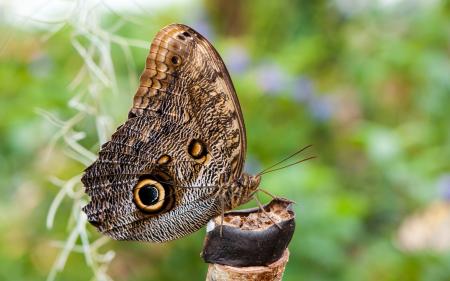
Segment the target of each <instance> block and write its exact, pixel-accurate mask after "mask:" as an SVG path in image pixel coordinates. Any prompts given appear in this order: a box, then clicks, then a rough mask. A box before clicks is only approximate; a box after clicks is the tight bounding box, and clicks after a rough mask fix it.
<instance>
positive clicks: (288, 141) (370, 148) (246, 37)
mask: <svg viewBox="0 0 450 281" xmlns="http://www.w3.org/2000/svg"><path fill="white" fill-rule="evenodd" d="M347 2H349V1H331V2H330V1H314V2H312V1H260V0H255V1H240V2H237V1H236V3H234V4H233V6H230V7H228V6H227V5H232V4H231V2H230V3H229V2H228V1H220V0H214V1H213V0H211V1H205V3H204V4H201V5H200V4H192V5H193V6H194V7H188V6H187V5H186V4H184V5H182V6H181V7H178V8H177V7H168V8H167V9H166V10H155V11H153V13H151V15H144V14H145V12H147V10H145V11H144V12H143V13H140V14H138V15H136V14H133V13H125V12H124V13H120V15H117V14H114V13H110V14H107V15H105V16H104V17H103V18H102V23H101V24H102V26H103V27H104V28H105V29H107V30H109V31H110V32H111V34H115V35H117V36H123V38H129V39H130V41H129V42H128V43H129V44H131V45H132V46H133V44H134V43H135V42H134V41H132V40H131V39H133V38H135V39H139V40H142V41H139V42H147V43H148V45H149V41H150V40H151V38H152V36H153V34H154V33H155V32H156V31H157V30H158V29H159V28H161V27H162V26H164V25H166V24H168V23H171V22H184V23H187V24H189V25H192V26H193V27H194V28H199V29H200V31H201V32H202V31H205V32H208V34H206V35H207V36H208V37H209V38H210V39H211V40H212V41H213V44H214V45H215V46H217V48H218V50H219V53H221V54H223V57H224V60H225V62H226V64H227V65H228V67H229V69H230V72H231V75H232V78H233V81H234V83H235V87H236V89H237V92H238V95H239V98H240V101H241V107H242V109H243V113H244V118H245V122H246V127H247V134H248V147H249V149H248V154H249V155H248V159H249V161H248V162H249V167H248V168H249V169H251V170H259V169H260V168H261V167H267V166H269V165H270V164H272V163H274V162H276V161H277V160H279V159H281V158H283V157H284V156H285V155H288V154H290V153H292V152H294V151H295V150H297V149H299V148H301V147H303V146H305V145H308V144H313V145H314V146H313V150H312V151H313V152H312V154H314V155H317V156H318V158H317V159H316V160H313V161H308V162H306V163H303V164H301V165H298V166H294V167H291V168H289V169H286V170H282V171H279V172H275V173H270V174H267V175H265V176H264V178H263V182H262V186H263V188H265V189H267V190H268V191H270V192H271V193H274V194H277V195H279V196H283V197H287V198H290V199H293V200H295V201H296V202H297V205H296V212H297V226H298V227H297V230H296V233H295V237H294V239H293V240H292V242H291V245H290V251H291V257H290V262H289V264H288V267H287V270H286V273H285V279H284V280H349V281H351V280H386V281H390V280H427V281H428V280H430V281H433V280H450V267H449V266H448V264H450V254H449V252H448V250H447V252H445V251H444V252H441V253H436V252H431V251H419V252H414V253H410V252H406V251H402V250H401V249H399V248H398V247H397V246H396V245H397V244H396V243H395V237H396V233H397V230H398V228H399V225H400V224H401V222H402V221H403V220H404V218H405V217H406V216H408V215H409V214H411V213H412V212H414V211H417V210H420V209H422V208H426V206H427V205H428V204H430V202H432V201H438V200H444V198H440V197H439V191H438V189H437V186H438V182H439V180H440V179H441V178H442V177H443V176H445V175H446V174H448V173H450V161H449V160H448V159H450V133H449V132H450V130H449V128H450V115H449V114H448V110H449V108H450V82H449V81H450V80H449V79H448V77H449V73H450V63H449V58H448V44H449V38H448V34H449V26H450V25H449V15H448V5H447V4H446V3H445V1H431V2H433V3H431V2H430V3H425V2H427V1H422V2H424V3H421V1H414V2H413V3H409V2H408V1H393V2H395V3H391V4H384V5H382V4H376V3H377V2H380V3H381V2H389V1H375V3H373V4H367V5H366V6H364V5H362V6H361V5H356V4H355V7H351V6H349V5H348V4H347V5H344V4H345V3H347ZM350 2H353V1H350ZM362 2H370V1H362ZM446 5H447V7H446ZM186 10H189V11H196V12H192V13H190V14H189V15H185V14H186V13H184V11H186ZM199 11H201V12H199ZM123 18H126V19H127V20H125V21H122V20H123ZM131 19H132V20H131ZM136 22H137V23H138V24H136ZM117 23H123V24H122V25H117ZM113 27H117V28H113ZM75 29H76V28H75V26H74V25H72V26H71V25H67V26H65V27H63V28H62V29H61V30H59V31H58V32H56V33H55V34H54V35H53V36H51V37H50V38H49V39H48V40H41V39H42V38H43V37H45V36H46V33H45V32H43V31H39V30H34V29H31V30H30V29H24V28H21V27H20V26H17V25H13V26H11V25H8V24H7V23H6V22H3V24H2V26H1V27H0V32H1V34H2V35H1V36H2V40H1V49H0V50H1V51H0V60H1V64H0V97H1V99H2V100H1V103H0V120H1V122H0V138H1V141H0V187H1V192H2V196H1V197H0V279H1V280H37V279H43V278H45V277H46V276H47V275H48V273H49V272H50V270H51V267H52V264H53V262H54V261H55V259H56V258H57V255H58V252H59V251H60V248H57V247H55V246H54V245H53V244H54V243H53V244H52V241H55V240H61V241H62V240H65V239H66V237H67V236H68V235H69V232H70V231H69V230H70V227H69V228H67V225H66V223H67V222H69V226H70V225H73V220H74V218H73V216H71V215H70V214H71V211H72V209H71V208H72V205H71V204H72V203H71V200H70V199H69V198H67V197H65V198H64V199H63V201H62V204H61V206H60V208H59V209H58V212H57V213H56V217H55V223H54V228H53V229H52V230H51V231H49V230H47V229H46V228H45V221H46V216H47V211H48V210H49V207H50V204H51V202H52V199H53V198H54V197H55V195H56V194H57V192H58V191H59V189H58V187H55V186H54V185H53V184H52V183H51V182H49V181H48V178H49V177H51V176H53V177H58V178H62V179H68V178H71V177H73V176H74V175H77V174H79V173H80V172H81V171H82V170H83V168H84V165H83V163H80V162H78V161H75V160H73V159H72V158H70V157H69V156H70V153H68V150H67V148H66V146H65V145H64V142H63V141H61V140H59V141H58V142H57V143H56V145H55V146H54V147H53V150H52V151H51V152H50V153H48V150H47V148H48V144H49V143H50V141H51V139H52V137H53V136H54V135H55V134H56V133H57V128H55V127H54V126H53V125H52V124H50V123H49V122H48V121H47V120H46V119H45V118H43V117H42V116H41V115H39V114H37V109H38V108H40V109H44V110H45V111H48V112H51V113H53V114H55V115H56V116H58V118H60V119H62V120H67V119H69V118H71V117H72V116H74V115H75V114H76V113H77V110H76V109H74V107H70V106H68V101H69V100H70V99H71V98H72V97H73V96H74V95H75V94H77V93H76V92H75V91H73V90H71V88H70V87H69V85H70V83H71V81H72V80H73V78H74V77H76V75H77V73H78V71H79V69H80V67H82V66H83V64H84V63H85V60H84V59H83V58H82V57H80V55H78V53H77V52H76V51H75V49H74V47H73V45H72V43H71V42H72V40H73V39H74V30H75ZM78 36H79V37H78V38H79V40H80V43H81V44H87V43H88V42H89V40H90V37H88V36H84V37H83V36H81V35H78ZM130 42H131V43H130ZM136 44H137V45H138V43H136ZM136 44H135V45H136ZM236 50H238V51H239V53H236V52H237V51H236ZM129 51H130V55H131V60H130V58H127V55H126V52H125V51H124V47H123V46H121V45H119V44H115V43H113V44H111V49H110V53H108V54H109V55H110V56H111V57H112V60H113V63H114V73H115V77H116V81H115V85H114V87H115V90H114V91H110V90H108V89H106V90H102V95H100V96H98V97H97V104H96V109H97V110H98V112H100V113H101V114H104V115H105V116H108V117H110V118H111V119H112V120H113V121H112V123H113V125H112V126H111V128H110V129H109V131H108V132H109V133H111V132H112V130H113V128H114V127H115V126H118V125H119V124H120V123H122V122H123V120H124V119H125V118H126V113H127V110H128V109H129V107H130V105H131V99H132V95H133V94H134V91H135V88H136V85H137V81H138V79H137V78H138V73H140V72H141V71H142V69H143V67H144V63H145V57H146V55H147V52H148V50H146V49H145V48H137V47H131V48H130V49H129ZM90 82H92V81H90ZM90 82H86V81H85V82H83V83H90ZM80 91H81V90H80ZM86 92H88V91H86ZM100 113H99V114H100ZM75 128H76V129H77V130H80V131H83V132H86V138H84V139H83V140H81V141H80V143H81V144H82V145H84V146H85V147H87V148H88V149H89V150H90V151H92V152H96V151H97V150H98V146H99V144H98V139H97V133H98V131H97V128H98V127H97V124H96V123H95V121H94V119H93V118H91V117H90V118H86V119H83V121H81V122H79V123H77V124H76V126H75ZM68 155H69V156H68ZM88 229H89V230H90V234H89V235H90V236H89V239H90V240H91V241H94V240H95V239H97V238H98V234H96V233H95V231H94V230H93V229H92V228H90V227H89V228H88ZM448 235H450V233H449V234H448ZM202 239H203V232H199V233H196V234H194V235H192V236H190V237H187V238H184V239H182V240H179V241H174V242H171V243H167V244H163V245H151V244H142V243H135V242H110V243H108V244H106V245H103V246H101V250H103V251H104V252H106V251H108V250H109V249H113V250H115V252H116V257H115V258H114V259H113V261H112V264H111V265H110V266H109V269H108V274H109V276H111V277H112V278H114V279H115V280H187V279H188V280H202V279H204V275H205V273H206V265H204V264H203V263H202V261H201V259H200V258H199V257H198V254H199V252H200V249H201V245H202ZM77 245H81V241H79V240H77ZM92 276H94V272H93V267H92V266H89V265H88V264H87V263H86V260H85V257H84V256H83V254H81V253H80V251H78V252H76V251H75V252H73V253H71V254H70V256H69V259H68V260H67V262H66V265H65V267H64V270H63V271H62V272H61V273H60V274H58V275H57V276H56V277H57V280H88V279H90V278H92Z"/></svg>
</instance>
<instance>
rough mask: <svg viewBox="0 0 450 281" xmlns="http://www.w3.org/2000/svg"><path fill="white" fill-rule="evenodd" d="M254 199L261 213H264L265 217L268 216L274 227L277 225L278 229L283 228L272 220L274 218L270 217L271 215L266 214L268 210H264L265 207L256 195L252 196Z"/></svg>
mask: <svg viewBox="0 0 450 281" xmlns="http://www.w3.org/2000/svg"><path fill="white" fill-rule="evenodd" d="M252 197H253V199H255V201H256V203H257V204H258V206H259V208H260V209H261V211H262V212H263V213H264V215H266V217H267V218H268V219H269V220H270V221H271V222H273V224H274V225H276V226H277V227H278V229H281V226H280V225H279V224H278V223H277V222H276V221H274V220H273V219H272V217H271V216H270V215H269V213H267V212H266V210H264V206H263V205H262V204H261V202H260V201H259V199H258V197H256V195H252Z"/></svg>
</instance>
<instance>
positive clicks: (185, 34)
mask: <svg viewBox="0 0 450 281" xmlns="http://www.w3.org/2000/svg"><path fill="white" fill-rule="evenodd" d="M183 35H184V36H185V37H191V34H189V32H187V31H185V32H183Z"/></svg>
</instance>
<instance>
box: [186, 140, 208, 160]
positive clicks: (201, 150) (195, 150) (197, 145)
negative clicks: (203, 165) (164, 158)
mask: <svg viewBox="0 0 450 281" xmlns="http://www.w3.org/2000/svg"><path fill="white" fill-rule="evenodd" d="M188 153H189V155H190V156H191V157H192V158H194V159H195V160H198V159H202V158H203V157H205V156H206V155H207V154H208V150H207V149H206V145H205V143H203V142H202V141H200V140H198V139H193V140H192V141H191V142H190V143H189V145H188Z"/></svg>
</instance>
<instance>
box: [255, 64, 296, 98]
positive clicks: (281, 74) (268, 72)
mask: <svg viewBox="0 0 450 281" xmlns="http://www.w3.org/2000/svg"><path fill="white" fill-rule="evenodd" d="M289 78H290V77H289V75H288V74H287V73H286V72H285V71H284V70H283V69H281V68H280V67H279V66H278V64H276V63H273V62H265V63H263V64H262V65H260V66H259V68H258V70H257V78H256V79H257V83H258V85H259V86H260V87H261V90H262V91H264V92H267V93H268V94H270V93H278V92H281V91H282V90H285V89H286V87H287V85H288V84H289V83H288V82H289Z"/></svg>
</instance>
